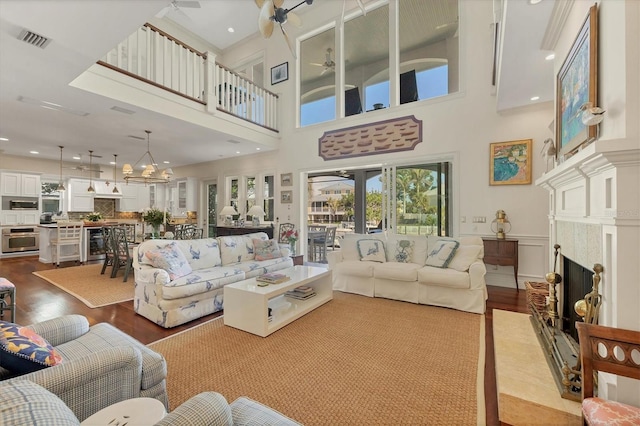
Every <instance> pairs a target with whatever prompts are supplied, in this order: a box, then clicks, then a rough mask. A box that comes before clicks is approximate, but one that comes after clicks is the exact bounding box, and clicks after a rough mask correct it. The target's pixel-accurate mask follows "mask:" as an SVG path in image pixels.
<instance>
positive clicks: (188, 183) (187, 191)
mask: <svg viewBox="0 0 640 426" xmlns="http://www.w3.org/2000/svg"><path fill="white" fill-rule="evenodd" d="M175 184H176V187H175V189H173V188H172V189H173V190H172V191H171V195H172V207H173V211H172V214H173V215H174V216H186V215H187V212H195V211H197V210H198V179H196V178H185V179H180V180H177V181H176V183H175Z"/></svg>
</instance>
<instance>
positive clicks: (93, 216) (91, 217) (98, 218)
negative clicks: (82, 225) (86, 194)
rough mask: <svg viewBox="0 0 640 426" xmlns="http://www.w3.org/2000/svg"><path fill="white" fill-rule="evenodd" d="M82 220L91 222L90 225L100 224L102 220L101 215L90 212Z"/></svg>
mask: <svg viewBox="0 0 640 426" xmlns="http://www.w3.org/2000/svg"><path fill="white" fill-rule="evenodd" d="M84 218H85V221H87V222H92V223H91V224H90V225H95V223H96V222H100V221H101V220H102V213H100V212H91V213H88V214H87V215H86V216H85V217H84Z"/></svg>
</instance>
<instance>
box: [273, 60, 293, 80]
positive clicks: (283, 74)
mask: <svg viewBox="0 0 640 426" xmlns="http://www.w3.org/2000/svg"><path fill="white" fill-rule="evenodd" d="M287 80H289V62H285V63H282V64H280V65H276V66H275V67H273V68H271V85H274V84H278V83H282V82H283V81H287Z"/></svg>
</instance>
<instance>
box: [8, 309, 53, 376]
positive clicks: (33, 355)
mask: <svg viewBox="0 0 640 426" xmlns="http://www.w3.org/2000/svg"><path fill="white" fill-rule="evenodd" d="M61 363H62V357H61V356H60V354H59V353H58V351H56V350H55V348H54V347H53V346H51V345H50V344H49V342H47V341H46V340H45V339H43V338H42V337H40V336H39V335H38V334H36V333H35V332H34V331H33V330H31V329H30V328H27V327H21V326H19V325H18V324H14V323H12V322H7V321H0V366H2V367H4V368H6V369H7V370H9V371H11V372H14V373H18V374H27V373H31V372H33V371H37V370H42V369H43V368H47V367H52V366H54V365H58V364H61Z"/></svg>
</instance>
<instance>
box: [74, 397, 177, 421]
mask: <svg viewBox="0 0 640 426" xmlns="http://www.w3.org/2000/svg"><path fill="white" fill-rule="evenodd" d="M166 415H167V411H166V410H165V408H164V405H163V404H162V402H160V401H158V400H157V399H155V398H133V399H127V400H125V401H121V402H118V403H116V404H113V405H110V406H108V407H106V408H103V409H102V410H100V411H98V412H97V413H95V414H94V415H92V416H90V417H88V418H87V419H85V421H83V422H82V423H80V424H82V425H95V426H98V425H124V424H129V425H136V426H138V425H139V426H143V425H153V424H155V423H157V422H159V421H160V420H162V418H163V417H164V416H166Z"/></svg>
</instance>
